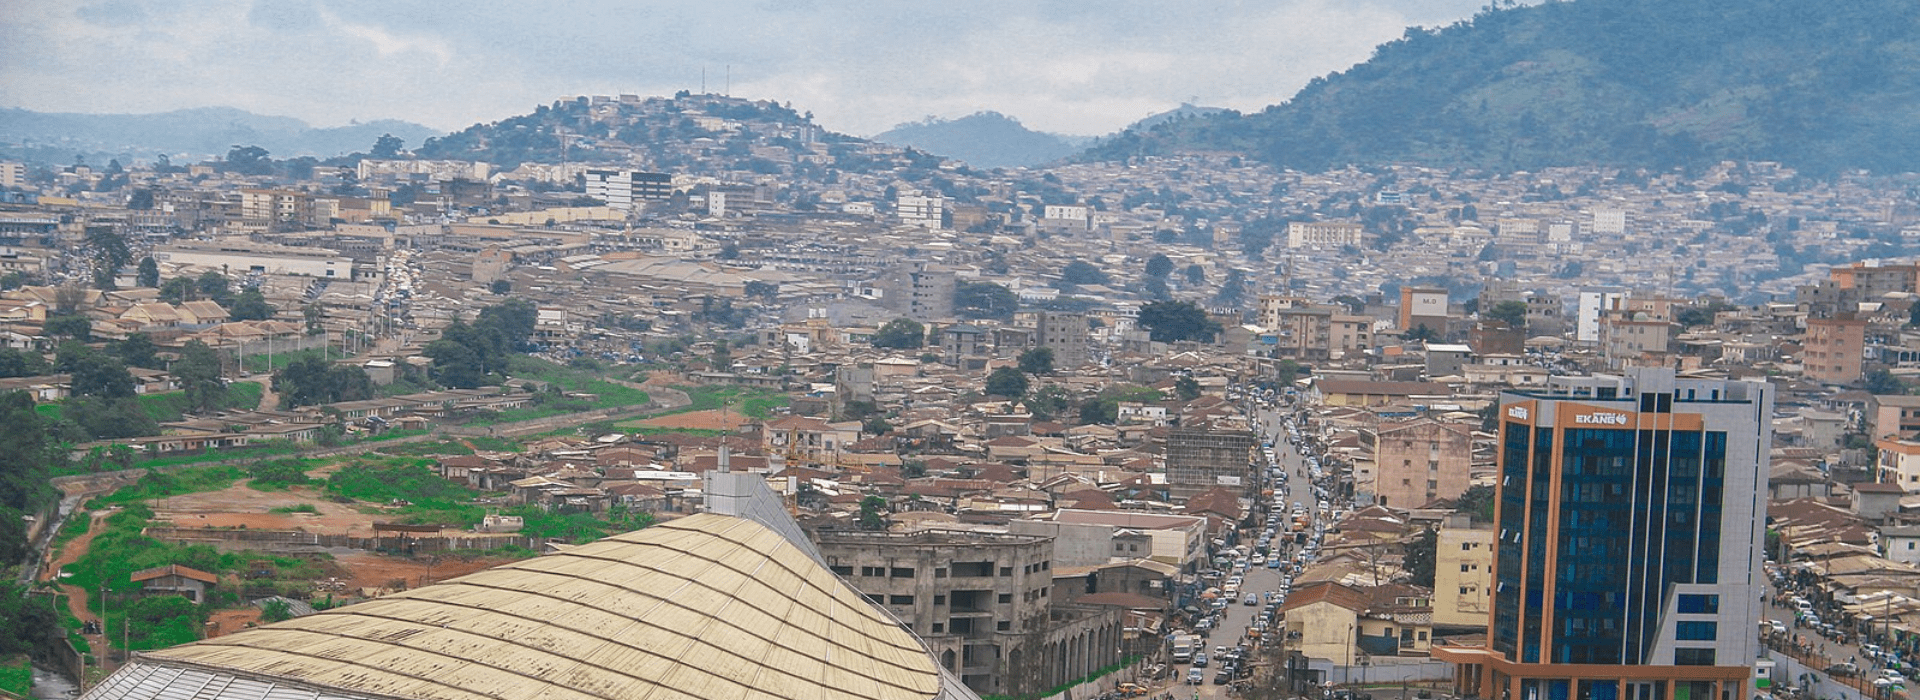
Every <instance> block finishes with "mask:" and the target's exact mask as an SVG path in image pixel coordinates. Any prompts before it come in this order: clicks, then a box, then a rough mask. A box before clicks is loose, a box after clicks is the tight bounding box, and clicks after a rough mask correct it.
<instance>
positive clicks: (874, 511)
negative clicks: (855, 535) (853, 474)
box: [858, 496, 887, 530]
mask: <svg viewBox="0 0 1920 700" xmlns="http://www.w3.org/2000/svg"><path fill="white" fill-rule="evenodd" d="M886 513H887V499H884V498H881V497H879V496H868V497H866V498H862V499H860V519H859V521H858V522H859V525H860V529H862V530H885V529H887V515H886Z"/></svg>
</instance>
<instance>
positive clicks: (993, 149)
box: [873, 111, 1087, 168]
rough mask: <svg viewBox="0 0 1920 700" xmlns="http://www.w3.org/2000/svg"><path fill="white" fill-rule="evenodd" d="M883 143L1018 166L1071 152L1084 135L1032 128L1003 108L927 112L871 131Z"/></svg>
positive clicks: (980, 164)
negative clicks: (943, 115)
mask: <svg viewBox="0 0 1920 700" xmlns="http://www.w3.org/2000/svg"><path fill="white" fill-rule="evenodd" d="M873 140H875V141H879V142H881V143H890V144H893V145H895V146H910V147H913V148H917V149H920V150H922V151H926V152H928V153H932V154H934V155H940V156H946V157H948V158H953V159H956V160H961V161H965V162H966V163H967V164H968V165H971V166H973V167H976V168H1019V167H1028V166H1034V165H1040V164H1042V163H1051V162H1053V161H1056V160H1059V159H1061V158H1065V157H1067V156H1070V155H1073V154H1074V153H1075V152H1076V151H1078V150H1079V147H1080V146H1081V145H1082V144H1084V143H1086V142H1087V139H1086V138H1084V137H1071V136H1060V135H1057V134H1049V133H1044V132H1039V131H1034V130H1032V129H1028V128H1027V127H1026V126H1025V125H1023V124H1021V123H1020V120H1018V119H1014V118H1013V117H1009V116H1007V115H1004V114H1001V113H999V112H992V111H983V112H974V113H973V114H969V115H967V116H964V117H961V118H959V119H939V118H928V119H926V120H924V121H917V122H908V123H905V124H901V125H899V126H895V127H893V128H892V129H888V130H887V131H885V132H882V133H880V134H878V135H876V136H874V137H873Z"/></svg>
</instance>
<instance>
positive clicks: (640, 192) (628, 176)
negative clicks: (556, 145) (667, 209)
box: [581, 170, 673, 211]
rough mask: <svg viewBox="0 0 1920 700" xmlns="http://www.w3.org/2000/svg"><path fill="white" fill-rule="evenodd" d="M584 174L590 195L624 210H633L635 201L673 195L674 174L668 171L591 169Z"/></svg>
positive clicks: (666, 197)
mask: <svg viewBox="0 0 1920 700" xmlns="http://www.w3.org/2000/svg"><path fill="white" fill-rule="evenodd" d="M581 177H582V179H583V180H585V181H586V186H587V196H588V197H592V198H594V199H598V200H600V201H602V202H606V203H607V206H610V207H613V208H615V209H619V210H622V211H632V210H633V205H634V202H644V201H647V200H655V201H658V200H665V199H668V198H670V197H672V196H673V176H672V175H668V174H666V173H643V172H638V171H634V170H588V171H587V172H586V173H585V174H583V175H582V176H581Z"/></svg>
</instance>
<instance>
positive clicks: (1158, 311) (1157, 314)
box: [1135, 301, 1222, 343]
mask: <svg viewBox="0 0 1920 700" xmlns="http://www.w3.org/2000/svg"><path fill="white" fill-rule="evenodd" d="M1135 322H1136V323H1138V324H1139V325H1140V326H1141V327H1143V328H1146V329H1147V331H1148V337H1149V338H1151V339H1153V340H1154V341H1155V342H1160V343H1172V342H1178V341H1182V340H1198V341H1200V342H1203V343H1211V342H1213V338H1214V336H1216V335H1218V334H1219V333H1220V331H1221V330H1222V328H1221V326H1220V323H1219V322H1218V321H1215V320H1213V319H1210V318H1207V312H1206V311H1203V310H1201V309H1200V307H1199V306H1195V305H1194V303H1193V302H1190V301H1153V302H1147V303H1146V304H1144V305H1142V306H1141V307H1140V315H1139V317H1138V318H1137V319H1136V321H1135Z"/></svg>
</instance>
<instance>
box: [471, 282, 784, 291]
mask: <svg viewBox="0 0 1920 700" xmlns="http://www.w3.org/2000/svg"><path fill="white" fill-rule="evenodd" d="M749 284H751V283H749ZM487 291H489V292H493V293H494V294H506V293H507V292H511V291H513V283H512V282H509V281H507V280H494V281H493V282H492V283H491V284H488V285H487Z"/></svg>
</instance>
